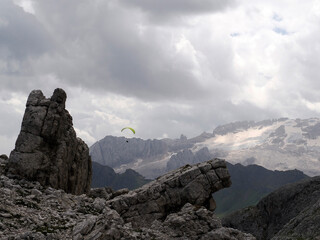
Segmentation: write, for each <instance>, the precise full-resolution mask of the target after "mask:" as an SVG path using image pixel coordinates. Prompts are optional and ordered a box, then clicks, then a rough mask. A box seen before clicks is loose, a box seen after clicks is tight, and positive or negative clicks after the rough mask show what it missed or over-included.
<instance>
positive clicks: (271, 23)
mask: <svg viewBox="0 0 320 240" xmlns="http://www.w3.org/2000/svg"><path fill="white" fill-rule="evenodd" d="M14 3H16V4H14ZM17 4H18V5H19V4H20V6H22V7H20V6H18V5H17ZM319 9H320V5H319V4H317V2H306V1H304V2H303V1H298V0H293V1H291V2H290V4H288V3H287V2H286V1H275V0H272V1H254V0H251V1H250V0H249V1H242V0H237V1H235V0H234V1H232V0H228V1H211V0H210V1H209V0H198V1H191V0H190V1H189V0H184V1H182V0H181V1H180V0H175V1H167V0H164V1H154V0H148V1H144V0H130V1H117V0H109V1H99V0H91V1H86V0H68V1H62V0H33V1H29V0H14V1H9V0H3V1H0V82H1V89H2V91H1V94H2V100H1V102H0V107H1V109H4V110H3V111H4V114H5V115H6V117H3V118H1V120H0V121H1V123H0V126H2V127H0V136H2V139H14V137H13V136H14V135H16V134H17V132H18V129H19V127H20V121H21V118H22V114H23V111H24V104H25V101H26V98H27V96H28V94H29V92H30V91H31V90H33V89H41V90H42V91H43V92H44V94H45V95H46V96H47V97H50V96H51V94H52V92H53V90H54V89H55V88H56V87H61V88H63V89H65V90H66V92H67V94H68V100H67V108H68V110H69V111H70V113H71V114H72V116H73V119H74V126H75V127H76V129H77V132H78V134H79V136H81V137H83V138H84V139H85V140H86V141H87V142H88V143H89V144H92V143H93V142H94V141H95V140H99V139H101V138H103V137H104V136H105V135H120V134H121V133H120V131H119V129H121V128H122V127H124V126H126V125H130V126H133V127H134V128H135V129H136V130H137V134H136V136H137V137H142V138H159V137H161V136H169V137H178V136H179V135H180V134H181V133H184V134H186V135H187V136H188V137H192V136H195V135H198V134H200V133H201V132H202V131H208V132H210V131H212V130H213V129H214V128H215V127H216V126H217V125H218V124H224V123H228V122H230V121H237V120H263V119H265V118H276V117H282V116H287V117H293V118H295V117H300V118H304V117H310V116H319V102H320V97H319V96H320V95H319V94H318V92H319V89H320V84H319V81H317V79H319V77H320V76H319V70H318V69H319V68H320V66H319V62H320V59H319V56H320V53H319V51H320V48H319V44H318V43H319V40H320V34H319V31H318V26H319V23H320V14H319V13H320V11H319ZM306 12H308V14H306ZM286 33H288V34H286ZM7 125H8V127H5V126H7ZM8 141H10V140H8ZM11 145H13V143H11ZM8 146H9V145H8Z"/></svg>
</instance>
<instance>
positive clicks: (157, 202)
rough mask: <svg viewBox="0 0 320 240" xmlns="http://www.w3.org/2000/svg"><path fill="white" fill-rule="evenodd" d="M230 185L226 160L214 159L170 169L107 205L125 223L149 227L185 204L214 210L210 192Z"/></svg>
mask: <svg viewBox="0 0 320 240" xmlns="http://www.w3.org/2000/svg"><path fill="white" fill-rule="evenodd" d="M230 185H231V180H230V175H229V173H228V170H227V168H226V162H225V161H224V160H221V159H213V160H210V161H207V162H204V163H200V164H196V165H193V166H190V165H185V166H184V167H181V168H179V169H177V170H175V171H172V172H169V173H167V174H165V175H164V176H162V177H159V178H157V179H156V180H154V181H152V182H150V183H149V184H146V185H144V186H142V187H141V188H139V189H137V190H134V191H130V192H128V193H125V194H121V195H119V196H117V197H115V198H113V199H111V200H109V201H108V206H109V207H110V208H111V209H114V210H116V211H117V212H118V213H119V214H120V215H121V217H122V218H123V219H124V220H125V222H132V224H134V225H136V226H149V225H150V223H151V222H152V221H154V220H159V219H165V218H166V217H167V215H168V214H170V213H172V212H177V211H179V210H180V209H181V208H182V207H183V206H184V205H185V204H186V203H190V204H192V205H195V206H205V207H206V208H207V209H209V210H211V211H213V210H214V209H215V201H214V200H213V199H212V193H214V192H216V191H218V190H220V189H222V188H225V187H229V186H230Z"/></svg>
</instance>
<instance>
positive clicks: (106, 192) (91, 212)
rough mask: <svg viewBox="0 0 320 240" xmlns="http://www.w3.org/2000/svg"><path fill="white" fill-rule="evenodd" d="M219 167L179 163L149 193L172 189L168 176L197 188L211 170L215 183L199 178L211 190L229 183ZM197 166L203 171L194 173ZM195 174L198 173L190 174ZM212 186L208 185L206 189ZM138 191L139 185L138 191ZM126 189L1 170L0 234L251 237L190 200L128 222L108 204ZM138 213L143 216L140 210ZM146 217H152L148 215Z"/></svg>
mask: <svg viewBox="0 0 320 240" xmlns="http://www.w3.org/2000/svg"><path fill="white" fill-rule="evenodd" d="M218 165H219V166H220V167H218ZM223 166H224V165H223V161H219V160H216V161H209V162H208V163H203V164H202V165H197V166H194V167H191V166H188V167H186V168H185V169H183V168H181V169H179V170H177V171H175V172H172V173H170V174H168V175H166V176H163V177H161V178H160V179H158V180H157V181H154V183H153V184H150V185H149V187H148V188H150V189H153V193H154V194H155V196H156V195H158V193H159V192H157V190H156V189H155V188H152V186H156V185H157V186H158V185H167V187H165V188H173V189H174V188H175V187H170V186H169V184H171V183H170V180H174V179H176V180H174V182H175V181H179V182H182V183H189V184H190V185H193V186H194V187H196V186H197V188H201V189H202V187H200V186H199V185H197V184H195V182H197V181H198V180H196V179H201V178H202V177H199V176H206V177H207V175H208V176H209V177H208V180H207V181H208V183H209V182H212V181H211V180H210V179H212V180H213V178H212V177H210V175H211V174H216V175H217V178H218V180H217V181H216V182H215V183H213V182H212V183H211V184H208V183H204V184H205V185H208V187H209V186H210V189H213V190H216V189H218V188H220V187H223V186H224V185H225V186H228V185H229V184H230V181H229V180H228V179H229V176H227V171H226V169H223ZM196 169H198V170H200V171H203V172H201V173H199V172H198V170H196ZM213 169H214V170H213ZM219 169H220V170H219ZM197 172H198V173H197ZM196 175H197V176H198V177H195V176H196ZM223 179H224V180H223ZM157 182H158V183H157ZM200 182H202V181H200ZM204 182H205V181H204ZM160 183H161V184H160ZM189 184H187V185H185V188H186V189H185V190H186V191H189V190H191V189H192V191H191V192H194V193H195V192H197V191H198V190H196V189H194V188H193V187H192V188H191V187H190V186H189V187H186V186H188V185H189ZM171 186H177V185H171ZM178 186H180V187H177V188H176V189H177V190H178V189H179V188H182V189H183V188H184V187H182V184H181V183H178ZM148 188H143V189H140V191H147V189H148ZM173 189H172V190H173ZM182 189H181V190H180V191H179V195H181V196H182V195H184V193H183V191H184V190H182ZM187 189H189V190H187ZM201 189H200V190H199V191H198V192H199V195H198V198H196V197H191V198H190V199H189V200H192V199H193V200H192V201H193V203H197V204H201V203H203V202H206V201H204V200H201V199H205V198H206V197H207V196H206V195H205V193H204V192H202V190H203V189H202V190H201ZM213 190H209V192H210V191H213ZM140 191H139V190H138V191H137V192H140ZM166 191H168V190H166ZM166 191H165V192H166ZM131 193H132V192H129V191H128V190H125V189H123V190H119V191H116V192H114V191H112V189H109V188H98V189H92V190H91V191H90V192H89V194H88V195H86V194H82V195H78V196H75V195H72V194H68V193H65V192H64V191H63V190H56V189H53V188H51V187H45V186H42V185H40V184H39V183H38V182H31V181H27V180H25V179H21V180H19V179H16V178H15V179H12V178H8V177H7V176H4V175H1V176H0V239H15V240H18V239H39V240H42V239H43V240H45V239H66V240H67V239H73V240H80V239H81V240H89V239H90V240H104V239H120V240H150V239H154V240H167V239H177V240H186V239H188V240H199V239H201V240H205V239H233V240H254V239H255V238H254V237H253V236H252V235H251V234H246V233H242V232H241V231H239V230H236V229H232V228H226V227H223V226H222V225H221V222H220V219H219V218H217V217H216V216H215V215H214V212H213V211H210V210H208V209H207V208H205V207H203V206H199V205H192V204H190V203H186V204H184V205H183V206H182V204H183V203H182V202H181V206H182V207H181V209H178V208H177V209H176V211H174V209H171V210H172V212H171V213H169V212H168V213H167V214H165V215H166V217H164V219H157V220H154V221H151V222H150V223H148V224H144V223H145V221H139V219H138V218H132V222H130V221H128V220H129V218H123V217H122V216H123V215H121V214H119V212H117V211H116V210H115V209H111V208H110V203H115V202H121V199H122V201H123V202H127V200H128V196H131ZM189 193H190V191H189ZM164 194H165V193H164ZM185 194H187V193H185ZM191 195H192V194H191ZM193 196H195V195H193ZM148 197H150V195H148V196H146V199H145V201H144V203H145V206H146V207H147V205H148V204H147V202H149V201H150V202H152V201H153V200H152V199H151V198H150V199H149V200H148V199H147V198H148ZM170 202H172V203H173V202H174V200H173V199H171V200H170V199H168V200H167V204H170ZM111 205H112V204H111ZM138 205H139V204H137V206H138ZM175 206H178V205H175ZM179 206H180V205H179ZM131 207H132V208H133V207H134V206H133V205H132V206H131ZM118 210H119V209H118ZM150 215H151V213H150V214H149V216H150ZM155 216H158V215H157V213H155ZM162 216H164V215H162ZM140 217H141V218H142V220H145V219H144V218H143V215H141V216H140ZM149 219H154V218H150V217H149ZM136 221H139V226H136V225H135V222H136Z"/></svg>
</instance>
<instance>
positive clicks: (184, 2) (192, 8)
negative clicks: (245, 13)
mask: <svg viewBox="0 0 320 240" xmlns="http://www.w3.org/2000/svg"><path fill="white" fill-rule="evenodd" d="M121 3H122V4H125V5H127V6H133V7H137V8H139V9H141V10H142V11H144V12H146V13H147V14H148V15H149V17H150V18H151V19H153V20H156V21H165V22H166V21H168V20H169V19H168V18H170V19H171V18H177V17H181V16H184V15H190V14H192V15H193V14H204V13H210V12H216V11H221V10H224V9H225V8H227V7H228V6H230V5H233V4H234V3H235V1H234V0H162V1H158V0H130V1H126V0H121Z"/></svg>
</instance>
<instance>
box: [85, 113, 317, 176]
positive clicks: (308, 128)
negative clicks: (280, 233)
mask: <svg viewBox="0 0 320 240" xmlns="http://www.w3.org/2000/svg"><path fill="white" fill-rule="evenodd" d="M319 136H320V119H318V118H310V119H295V120H293V119H287V118H281V119H273V120H265V121H260V122H254V121H242V122H234V123H229V124H226V125H222V126H218V127H217V128H216V129H214V130H213V132H212V133H202V134H201V135H199V136H197V137H195V138H191V139H187V137H185V136H184V135H181V137H180V139H161V140H150V139H149V140H142V139H139V138H133V139H130V141H128V142H127V139H126V138H124V137H113V136H106V137H105V138H103V139H102V140H100V141H98V142H96V143H95V144H93V145H92V146H91V147H90V154H91V156H92V159H93V160H94V161H96V162H98V163H100V164H102V165H108V166H110V167H112V168H113V169H114V170H115V171H116V172H118V173H121V172H125V170H126V169H128V168H130V169H133V170H135V171H137V172H139V173H140V174H141V175H143V176H144V177H146V178H150V179H153V178H156V177H158V176H160V175H162V174H164V173H166V172H168V171H170V170H173V169H175V168H177V167H179V166H182V165H184V164H192V163H197V162H203V161H207V160H209V159H211V158H213V157H220V158H224V159H226V160H227V161H228V162H230V163H232V164H236V163H241V164H242V165H245V166H246V165H250V164H257V165H260V166H263V167H265V168H267V169H270V170H293V169H298V170H301V171H303V172H304V173H305V174H307V175H309V176H315V175H320V138H319Z"/></svg>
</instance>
